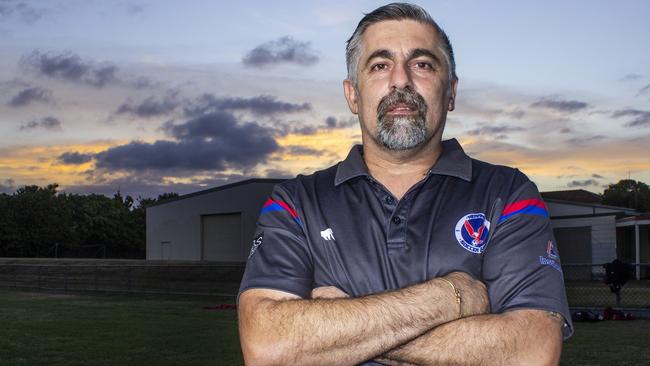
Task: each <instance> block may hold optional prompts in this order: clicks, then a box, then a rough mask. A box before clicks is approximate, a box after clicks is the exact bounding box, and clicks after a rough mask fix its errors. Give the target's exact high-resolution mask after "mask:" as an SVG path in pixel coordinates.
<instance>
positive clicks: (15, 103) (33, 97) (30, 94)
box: [8, 87, 52, 107]
mask: <svg viewBox="0 0 650 366" xmlns="http://www.w3.org/2000/svg"><path fill="white" fill-rule="evenodd" d="M51 99H52V91H50V90H48V89H43V88H39V87H29V88H26V89H23V90H21V91H20V92H18V94H16V95H15V96H14V97H13V98H11V100H10V101H9V103H8V104H9V106H11V107H24V106H26V105H28V104H30V103H32V102H48V101H50V100H51Z"/></svg>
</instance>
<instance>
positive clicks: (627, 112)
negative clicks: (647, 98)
mask: <svg viewBox="0 0 650 366" xmlns="http://www.w3.org/2000/svg"><path fill="white" fill-rule="evenodd" d="M612 117H613V118H622V117H633V119H632V120H631V121H630V122H628V123H626V124H625V126H627V127H650V111H642V110H638V109H622V110H618V111H614V112H613V113H612Z"/></svg>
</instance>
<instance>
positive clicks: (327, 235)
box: [320, 228, 334, 240]
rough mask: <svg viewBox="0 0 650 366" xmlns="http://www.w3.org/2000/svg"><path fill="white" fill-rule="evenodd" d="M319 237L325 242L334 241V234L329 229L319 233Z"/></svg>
mask: <svg viewBox="0 0 650 366" xmlns="http://www.w3.org/2000/svg"><path fill="white" fill-rule="evenodd" d="M320 236H322V237H323V239H325V240H334V232H333V231H332V229H330V228H327V229H325V230H323V231H321V232H320Z"/></svg>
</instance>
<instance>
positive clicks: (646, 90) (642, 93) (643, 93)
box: [637, 84, 650, 96]
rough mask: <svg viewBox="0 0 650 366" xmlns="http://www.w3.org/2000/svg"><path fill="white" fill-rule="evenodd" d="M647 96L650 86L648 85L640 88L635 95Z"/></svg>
mask: <svg viewBox="0 0 650 366" xmlns="http://www.w3.org/2000/svg"><path fill="white" fill-rule="evenodd" d="M649 94H650V84H648V85H646V86H644V87H643V88H641V89H640V90H639V93H638V94H637V96H641V95H649Z"/></svg>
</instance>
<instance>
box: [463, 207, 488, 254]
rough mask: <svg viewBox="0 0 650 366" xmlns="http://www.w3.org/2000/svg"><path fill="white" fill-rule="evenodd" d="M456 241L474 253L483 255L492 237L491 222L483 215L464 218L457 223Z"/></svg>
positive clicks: (477, 214) (473, 214)
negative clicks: (489, 238)
mask: <svg viewBox="0 0 650 366" xmlns="http://www.w3.org/2000/svg"><path fill="white" fill-rule="evenodd" d="M455 233H456V240H458V244H460V245H461V246H462V247H463V248H465V249H467V250H469V251H470V252H472V253H482V252H483V250H485V247H486V245H487V242H488V237H489V235H490V222H489V221H488V220H487V218H486V217H485V214H482V213H471V214H467V215H465V216H463V217H462V218H461V219H460V220H458V222H457V223H456V230H455Z"/></svg>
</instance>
